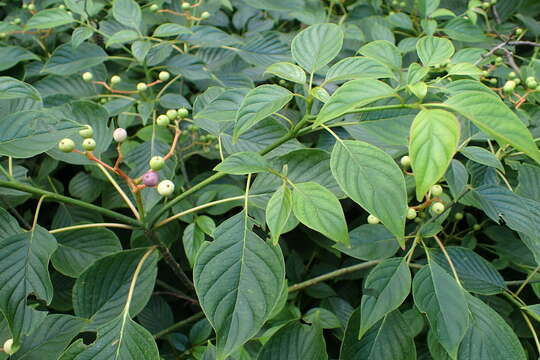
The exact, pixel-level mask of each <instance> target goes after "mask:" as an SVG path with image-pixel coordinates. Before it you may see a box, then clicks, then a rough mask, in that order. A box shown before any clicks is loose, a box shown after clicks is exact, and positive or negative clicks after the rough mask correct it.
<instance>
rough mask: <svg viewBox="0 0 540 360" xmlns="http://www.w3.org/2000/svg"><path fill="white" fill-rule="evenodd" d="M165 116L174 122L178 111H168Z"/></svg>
mask: <svg viewBox="0 0 540 360" xmlns="http://www.w3.org/2000/svg"><path fill="white" fill-rule="evenodd" d="M166 114H167V117H168V118H169V120H174V119H176V117H177V116H178V111H176V110H174V109H170V110H167V112H166Z"/></svg>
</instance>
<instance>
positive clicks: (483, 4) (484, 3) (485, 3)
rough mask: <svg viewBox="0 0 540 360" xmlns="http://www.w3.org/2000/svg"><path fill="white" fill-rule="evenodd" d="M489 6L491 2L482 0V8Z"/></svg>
mask: <svg viewBox="0 0 540 360" xmlns="http://www.w3.org/2000/svg"><path fill="white" fill-rule="evenodd" d="M490 6H491V3H489V2H487V1H484V2H483V3H482V8H483V9H488V8H489V7H490Z"/></svg>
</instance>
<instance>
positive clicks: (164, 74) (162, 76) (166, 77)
mask: <svg viewBox="0 0 540 360" xmlns="http://www.w3.org/2000/svg"><path fill="white" fill-rule="evenodd" d="M170 77H171V74H169V72H168V71H162V72H160V73H159V75H158V78H159V80H161V81H167V80H169V78H170Z"/></svg>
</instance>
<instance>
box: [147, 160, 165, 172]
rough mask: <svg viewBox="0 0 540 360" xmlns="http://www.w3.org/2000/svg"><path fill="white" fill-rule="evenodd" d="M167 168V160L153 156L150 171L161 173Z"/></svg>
mask: <svg viewBox="0 0 540 360" xmlns="http://www.w3.org/2000/svg"><path fill="white" fill-rule="evenodd" d="M163 166H165V160H163V158H162V157H161V156H153V157H152V158H151V159H150V169H152V170H154V171H159V170H161V169H163Z"/></svg>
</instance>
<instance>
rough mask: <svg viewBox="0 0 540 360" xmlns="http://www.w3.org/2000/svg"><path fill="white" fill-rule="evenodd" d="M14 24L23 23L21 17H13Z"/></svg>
mask: <svg viewBox="0 0 540 360" xmlns="http://www.w3.org/2000/svg"><path fill="white" fill-rule="evenodd" d="M12 22H13V25H19V24H20V23H21V18H15V19H13V21H12Z"/></svg>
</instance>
